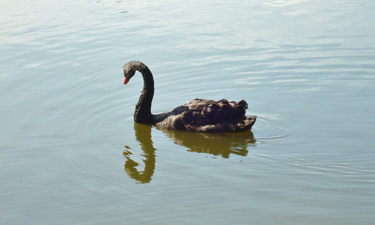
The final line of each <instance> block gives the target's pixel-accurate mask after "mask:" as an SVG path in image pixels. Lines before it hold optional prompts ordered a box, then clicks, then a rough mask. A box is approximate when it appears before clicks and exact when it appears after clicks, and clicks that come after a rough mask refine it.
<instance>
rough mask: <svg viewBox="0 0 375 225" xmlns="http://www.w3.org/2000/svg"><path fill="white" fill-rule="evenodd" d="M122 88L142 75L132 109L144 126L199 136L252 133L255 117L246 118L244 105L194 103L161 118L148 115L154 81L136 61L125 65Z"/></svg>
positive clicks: (210, 102)
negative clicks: (204, 134)
mask: <svg viewBox="0 0 375 225" xmlns="http://www.w3.org/2000/svg"><path fill="white" fill-rule="evenodd" d="M123 70H124V77H125V78H124V84H127V83H128V82H129V80H130V79H131V78H132V77H133V76H134V74H135V72H136V71H137V70H138V71H139V72H141V73H142V76H143V80H144V86H143V91H142V94H141V96H140V98H139V101H138V103H137V105H136V108H135V113H134V121H135V122H138V123H144V124H154V125H155V126H157V127H163V128H170V129H178V130H188V131H198V132H233V131H245V130H249V129H251V127H252V126H253V125H254V123H255V120H256V116H249V117H247V116H245V112H246V109H247V103H246V101H244V100H241V101H239V102H234V101H231V102H228V100H226V99H222V100H220V101H214V100H206V99H198V98H197V99H194V100H192V101H190V102H187V103H185V104H183V105H181V106H178V107H177V108H175V109H173V110H171V111H169V112H166V113H160V114H152V113H151V103H152V98H153V96H154V78H153V76H152V73H151V71H150V70H149V69H148V67H147V66H146V65H145V64H143V63H141V62H138V61H132V62H129V63H127V64H125V66H124V68H123Z"/></svg>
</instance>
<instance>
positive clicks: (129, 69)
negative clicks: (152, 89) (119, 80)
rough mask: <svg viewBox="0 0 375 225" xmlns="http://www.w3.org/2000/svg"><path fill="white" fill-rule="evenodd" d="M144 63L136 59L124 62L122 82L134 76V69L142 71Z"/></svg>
mask: <svg viewBox="0 0 375 225" xmlns="http://www.w3.org/2000/svg"><path fill="white" fill-rule="evenodd" d="M144 67H145V65H144V64H143V63H141V62H138V61H132V62H128V63H126V64H125V66H124V68H123V71H124V82H123V83H124V84H127V83H128V82H129V80H130V79H131V78H132V77H133V76H134V74H135V71H137V70H138V71H141V72H142V71H143V69H144Z"/></svg>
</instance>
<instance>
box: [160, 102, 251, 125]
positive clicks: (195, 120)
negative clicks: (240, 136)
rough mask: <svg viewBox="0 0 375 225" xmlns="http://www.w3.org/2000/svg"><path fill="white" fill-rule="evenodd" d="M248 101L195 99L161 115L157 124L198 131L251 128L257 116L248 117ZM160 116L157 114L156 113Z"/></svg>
mask: <svg viewBox="0 0 375 225" xmlns="http://www.w3.org/2000/svg"><path fill="white" fill-rule="evenodd" d="M246 109H247V103H246V101H244V100H241V101H239V102H234V101H231V102H229V101H228V100H226V99H222V100H220V101H214V100H206V99H198V98H196V99H194V100H192V101H190V102H187V103H185V104H183V105H181V106H179V107H177V108H175V109H174V110H172V111H170V112H168V113H165V114H163V116H159V118H160V119H159V121H157V123H156V126H159V127H165V128H173V129H179V130H188V131H197V132H234V131H245V130H249V129H251V127H252V126H253V125H254V123H255V120H256V116H253V117H246V116H245V113H246ZM155 116H156V117H158V116H157V115H155Z"/></svg>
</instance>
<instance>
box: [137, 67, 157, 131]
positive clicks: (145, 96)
mask: <svg viewBox="0 0 375 225" xmlns="http://www.w3.org/2000/svg"><path fill="white" fill-rule="evenodd" d="M137 70H138V71H139V72H141V73H142V76H143V81H144V84H143V90H142V94H141V97H139V101H138V103H137V105H136V107H135V113H134V120H135V122H138V123H145V124H150V123H152V122H153V116H152V114H151V103H152V98H153V97H154V78H153V76H152V73H151V71H150V70H149V68H148V67H147V66H145V65H144V66H142V67H139V68H138V69H137Z"/></svg>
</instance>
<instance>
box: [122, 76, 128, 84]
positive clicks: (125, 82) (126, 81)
mask: <svg viewBox="0 0 375 225" xmlns="http://www.w3.org/2000/svg"><path fill="white" fill-rule="evenodd" d="M128 82H129V80H128V79H126V77H125V78H124V82H123V83H124V85H126V84H127V83H128Z"/></svg>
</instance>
